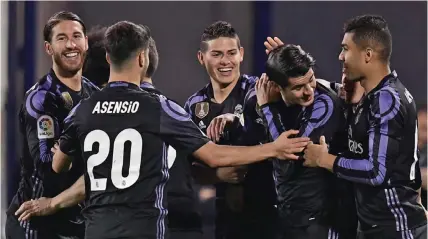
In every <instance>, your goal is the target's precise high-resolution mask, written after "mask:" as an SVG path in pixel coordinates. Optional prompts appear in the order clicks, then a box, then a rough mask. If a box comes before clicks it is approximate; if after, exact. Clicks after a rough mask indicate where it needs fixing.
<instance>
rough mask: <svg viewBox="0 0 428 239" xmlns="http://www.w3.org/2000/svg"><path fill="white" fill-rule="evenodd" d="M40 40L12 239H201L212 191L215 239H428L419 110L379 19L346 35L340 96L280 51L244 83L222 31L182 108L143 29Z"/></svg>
mask: <svg viewBox="0 0 428 239" xmlns="http://www.w3.org/2000/svg"><path fill="white" fill-rule="evenodd" d="M43 34H44V41H45V50H46V53H47V54H48V55H50V56H51V57H52V68H51V69H50V71H49V72H48V73H47V74H46V75H45V76H43V77H42V78H41V79H39V80H38V81H37V83H36V84H35V85H34V86H33V87H32V88H31V89H29V90H28V91H27V92H26V94H25V99H24V103H23V104H22V107H21V109H20V112H19V120H20V122H19V123H20V130H21V133H22V138H23V140H24V143H23V149H22V153H23V155H22V156H21V159H20V162H21V181H20V185H19V189H18V191H17V193H16V195H15V197H14V198H13V200H12V203H11V204H10V206H9V209H8V211H7V221H6V237H7V238H8V239H9V238H10V239H21V238H26V239H37V238H39V239H56V238H62V239H77V238H87V239H101V238H103V239H104V238H112V239H113V238H117V239H119V238H129V239H134V238H135V239H137V238H156V239H160V238H171V239H181V238H186V239H197V238H203V236H204V235H203V230H202V225H203V219H202V217H201V214H200V212H199V207H198V196H197V191H196V187H197V185H213V186H214V187H215V191H216V192H215V193H216V195H215V214H216V215H215V232H214V234H215V235H214V237H215V238H216V239H232V238H233V239H239V238H246V239H248V238H254V239H270V238H272V239H312V238H314V239H315V238H316V239H319V238H328V239H330V238H331V239H351V238H352V239H354V238H359V239H380V238H385V239H389V238H391V239H392V238H397V239H398V238H403V239H407V238H408V239H413V238H415V239H416V238H418V239H419V238H420V239H422V238H426V236H427V214H426V210H425V208H424V207H423V206H422V204H421V202H420V187H421V172H420V168H419V165H418V150H417V145H418V137H417V133H418V130H417V125H418V124H417V110H416V105H415V102H414V99H413V97H412V95H411V94H410V93H409V91H408V90H407V89H406V88H405V86H404V85H403V84H402V83H401V81H400V80H399V79H398V75H397V73H396V72H395V71H394V70H391V68H390V57H391V51H392V37H391V33H390V30H389V28H388V24H387V22H386V21H385V20H384V19H383V18H382V17H381V16H376V15H362V16H357V17H354V18H352V19H350V20H348V21H347V22H346V23H345V26H344V29H343V40H342V43H341V47H342V50H341V52H340V55H339V56H338V57H339V60H340V61H341V62H342V64H343V72H342V82H341V83H335V82H334V81H331V82H330V81H326V80H322V79H318V78H316V76H315V71H314V66H315V60H314V58H313V57H312V56H311V55H310V54H309V53H308V52H306V51H305V50H304V49H303V48H302V46H300V45H294V44H284V43H283V42H282V41H281V40H280V39H279V38H277V37H274V38H271V37H267V39H266V41H265V43H264V48H263V47H262V46H261V48H260V50H265V51H266V54H267V56H268V59H267V61H266V63H265V73H264V74H262V75H261V76H260V77H256V76H249V75H245V74H241V71H240V64H241V63H242V61H243V58H244V48H243V47H242V46H241V43H240V40H239V36H238V34H237V32H236V31H235V29H234V28H233V27H232V25H231V24H230V23H228V22H224V21H217V22H215V23H213V24H211V25H210V26H208V27H207V28H206V29H205V30H204V31H203V34H202V37H201V41H200V48H199V51H198V55H197V56H198V59H197V60H198V61H199V63H200V64H201V66H203V67H204V68H205V69H206V72H207V75H208V76H209V79H210V82H209V83H208V84H207V85H206V86H205V87H203V88H202V89H200V90H199V91H197V92H196V93H194V94H193V95H192V96H190V97H189V99H188V100H187V101H186V103H185V105H184V107H181V106H180V104H179V103H177V102H175V101H174V100H171V99H170V98H168V97H166V96H164V95H163V94H162V92H161V91H160V90H158V89H157V88H155V86H154V84H153V82H154V80H153V76H154V74H155V72H156V70H157V67H158V62H159V54H158V51H157V47H156V43H155V40H154V38H153V37H152V36H151V33H150V28H149V27H148V26H146V25H142V24H136V23H133V22H129V21H119V22H117V23H115V24H113V25H111V26H108V27H97V28H93V29H91V30H90V31H88V32H87V29H86V26H85V24H84V22H83V21H82V20H81V19H80V17H79V16H77V15H76V14H74V13H72V12H67V11H62V12H58V13H56V14H54V15H53V16H52V17H51V18H50V19H49V20H48V21H47V23H46V25H45V27H44V30H43ZM338 45H339V43H338ZM165 67H173V66H165ZM338 75H340V74H338Z"/></svg>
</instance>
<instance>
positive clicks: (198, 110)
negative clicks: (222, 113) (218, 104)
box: [195, 102, 210, 119]
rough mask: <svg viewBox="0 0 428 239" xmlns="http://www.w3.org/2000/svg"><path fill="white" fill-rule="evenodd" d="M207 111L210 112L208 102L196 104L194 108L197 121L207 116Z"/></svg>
mask: <svg viewBox="0 0 428 239" xmlns="http://www.w3.org/2000/svg"><path fill="white" fill-rule="evenodd" d="M209 110H210V104H209V103H208V102H199V103H197V104H196V107H195V115H196V116H197V117H198V118H199V119H202V118H204V117H205V116H207V115H208V112H209Z"/></svg>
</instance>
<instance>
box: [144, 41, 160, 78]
mask: <svg viewBox="0 0 428 239" xmlns="http://www.w3.org/2000/svg"><path fill="white" fill-rule="evenodd" d="M149 61H150V63H149V67H148V68H147V72H146V77H148V78H152V77H153V75H154V74H155V72H156V70H157V69H158V65H159V54H158V50H157V48H156V42H155V40H154V39H153V37H150V39H149Z"/></svg>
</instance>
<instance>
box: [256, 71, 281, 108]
mask: <svg viewBox="0 0 428 239" xmlns="http://www.w3.org/2000/svg"><path fill="white" fill-rule="evenodd" d="M255 90H256V96H257V104H258V105H259V106H262V105H264V104H267V103H270V102H275V101H278V100H279V99H280V97H281V94H280V91H279V86H278V85H277V84H276V83H275V82H273V81H270V80H269V78H268V76H267V75H266V74H265V73H263V74H262V75H261V76H260V79H258V80H257V81H256V85H255Z"/></svg>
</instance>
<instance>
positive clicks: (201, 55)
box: [198, 50, 204, 66]
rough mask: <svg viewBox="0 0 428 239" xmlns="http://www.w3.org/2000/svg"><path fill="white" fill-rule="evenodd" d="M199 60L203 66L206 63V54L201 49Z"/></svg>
mask: <svg viewBox="0 0 428 239" xmlns="http://www.w3.org/2000/svg"><path fill="white" fill-rule="evenodd" d="M198 61H199V64H201V65H202V66H203V65H204V54H203V53H202V51H200V50H199V51H198Z"/></svg>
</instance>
